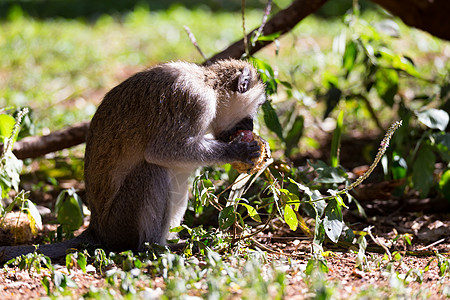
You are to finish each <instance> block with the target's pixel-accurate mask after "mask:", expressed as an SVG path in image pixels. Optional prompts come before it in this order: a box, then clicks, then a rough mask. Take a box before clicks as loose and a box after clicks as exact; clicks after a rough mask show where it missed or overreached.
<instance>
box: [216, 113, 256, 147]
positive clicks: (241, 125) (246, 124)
mask: <svg viewBox="0 0 450 300" xmlns="http://www.w3.org/2000/svg"><path fill="white" fill-rule="evenodd" d="M239 130H250V131H253V119H252V118H250V117H248V118H244V119H242V120H241V121H239V122H238V123H237V124H236V125H235V126H234V127H233V128H231V129H229V130H226V131H224V132H222V133H221V134H220V135H219V137H218V139H219V140H221V141H223V142H227V143H228V142H229V141H231V140H232V137H233V136H235V135H236V133H237V132H238V131H239Z"/></svg>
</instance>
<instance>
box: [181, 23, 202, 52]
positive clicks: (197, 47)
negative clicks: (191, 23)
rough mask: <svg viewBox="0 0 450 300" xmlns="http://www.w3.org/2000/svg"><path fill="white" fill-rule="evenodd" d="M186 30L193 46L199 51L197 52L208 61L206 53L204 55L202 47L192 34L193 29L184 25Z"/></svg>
mask: <svg viewBox="0 0 450 300" xmlns="http://www.w3.org/2000/svg"><path fill="white" fill-rule="evenodd" d="M183 27H184V30H185V31H186V33H187V35H188V37H189V39H190V40H191V43H192V45H194V47H195V48H196V49H197V51H198V52H199V53H200V55H201V56H202V57H203V59H204V60H207V59H208V58H207V57H206V55H205V53H203V51H202V49H200V46H199V45H198V43H197V39H196V38H195V36H194V34H193V33H192V31H191V29H189V27H188V26H186V25H184V26H183Z"/></svg>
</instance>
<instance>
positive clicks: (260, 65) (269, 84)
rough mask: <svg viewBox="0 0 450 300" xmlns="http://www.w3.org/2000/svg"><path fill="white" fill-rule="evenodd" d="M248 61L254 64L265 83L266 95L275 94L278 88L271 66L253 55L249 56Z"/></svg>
mask: <svg viewBox="0 0 450 300" xmlns="http://www.w3.org/2000/svg"><path fill="white" fill-rule="evenodd" d="M249 61H250V62H251V63H253V64H254V66H255V67H256V69H257V70H258V73H259V76H260V77H261V80H262V81H263V82H264V83H265V85H266V93H267V94H268V95H273V94H275V93H276V92H277V89H278V81H277V79H276V77H275V72H274V71H273V69H272V67H271V66H270V65H269V64H268V63H265V62H264V61H262V60H260V59H257V58H255V57H251V58H250V59H249Z"/></svg>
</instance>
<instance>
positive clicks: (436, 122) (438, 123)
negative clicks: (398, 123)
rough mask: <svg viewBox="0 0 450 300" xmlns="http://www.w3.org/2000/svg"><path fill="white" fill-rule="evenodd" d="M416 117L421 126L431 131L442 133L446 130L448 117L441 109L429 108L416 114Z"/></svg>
mask: <svg viewBox="0 0 450 300" xmlns="http://www.w3.org/2000/svg"><path fill="white" fill-rule="evenodd" d="M416 116H417V118H418V120H419V122H421V123H422V124H424V125H425V126H427V127H428V128H431V129H439V130H441V131H444V130H445V128H447V125H448V121H449V116H448V113H447V112H446V111H444V110H442V109H436V108H430V109H427V110H424V111H421V112H416Z"/></svg>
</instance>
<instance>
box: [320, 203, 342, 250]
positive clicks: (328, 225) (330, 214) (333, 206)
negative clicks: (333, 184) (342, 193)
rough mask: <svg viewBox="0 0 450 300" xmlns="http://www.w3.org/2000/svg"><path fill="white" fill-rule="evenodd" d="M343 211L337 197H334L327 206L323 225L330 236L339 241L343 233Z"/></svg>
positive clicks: (331, 238)
mask: <svg viewBox="0 0 450 300" xmlns="http://www.w3.org/2000/svg"><path fill="white" fill-rule="evenodd" d="M343 225H344V223H343V219H342V211H341V207H340V205H338V203H337V201H336V200H335V199H332V200H331V201H330V202H329V203H328V205H327V207H326V208H325V218H324V219H323V226H324V228H325V233H326V235H327V236H328V238H329V239H330V240H331V241H332V242H333V243H337V242H338V241H339V237H340V236H341V233H342V228H343Z"/></svg>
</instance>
